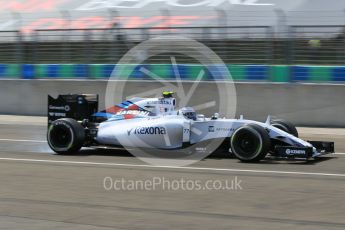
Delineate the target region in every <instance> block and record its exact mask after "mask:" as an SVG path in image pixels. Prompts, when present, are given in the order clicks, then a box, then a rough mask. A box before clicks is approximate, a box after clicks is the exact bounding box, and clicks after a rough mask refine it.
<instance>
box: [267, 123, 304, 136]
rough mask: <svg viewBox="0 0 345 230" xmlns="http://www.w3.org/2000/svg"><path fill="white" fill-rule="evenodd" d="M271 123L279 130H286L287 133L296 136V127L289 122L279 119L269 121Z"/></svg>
mask: <svg viewBox="0 0 345 230" xmlns="http://www.w3.org/2000/svg"><path fill="white" fill-rule="evenodd" d="M271 125H272V126H274V127H276V128H278V129H280V130H283V131H285V132H287V133H289V134H291V135H293V136H295V137H298V131H297V129H296V127H295V126H294V125H293V124H292V123H291V122H288V121H285V120H282V119H279V120H273V121H272V122H271Z"/></svg>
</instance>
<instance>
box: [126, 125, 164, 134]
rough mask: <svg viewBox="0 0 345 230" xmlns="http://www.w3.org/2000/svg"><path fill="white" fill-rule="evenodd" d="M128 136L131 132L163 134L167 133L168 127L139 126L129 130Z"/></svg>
mask: <svg viewBox="0 0 345 230" xmlns="http://www.w3.org/2000/svg"><path fill="white" fill-rule="evenodd" d="M127 134H128V136H129V135H131V134H141V135H161V134H166V129H165V128H164V127H137V128H133V129H130V130H127Z"/></svg>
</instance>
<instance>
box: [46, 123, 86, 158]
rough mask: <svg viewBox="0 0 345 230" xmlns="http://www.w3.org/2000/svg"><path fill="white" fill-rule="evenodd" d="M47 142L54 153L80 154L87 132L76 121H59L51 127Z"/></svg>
mask: <svg viewBox="0 0 345 230" xmlns="http://www.w3.org/2000/svg"><path fill="white" fill-rule="evenodd" d="M47 141H48V145H49V147H50V148H51V149H52V150H53V151H54V152H56V153H58V154H73V153H76V152H78V151H79V150H80V149H81V147H82V146H83V144H84V141H85V130H84V127H83V126H82V125H81V124H79V123H78V122H77V121H76V120H74V119H71V118H62V119H58V120H56V121H53V122H52V124H51V125H50V126H49V128H48V133H47Z"/></svg>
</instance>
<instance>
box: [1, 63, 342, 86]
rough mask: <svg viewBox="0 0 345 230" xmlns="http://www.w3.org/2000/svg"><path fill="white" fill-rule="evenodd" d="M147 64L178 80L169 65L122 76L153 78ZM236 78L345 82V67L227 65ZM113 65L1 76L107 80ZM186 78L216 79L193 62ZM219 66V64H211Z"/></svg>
mask: <svg viewBox="0 0 345 230" xmlns="http://www.w3.org/2000/svg"><path fill="white" fill-rule="evenodd" d="M142 67H144V68H146V69H147V70H149V71H150V72H152V73H153V74H155V75H157V76H159V77H161V78H163V79H175V74H174V69H173V66H172V65H170V64H145V65H135V66H134V65H122V66H121V69H122V74H121V76H119V77H118V76H117V74H116V73H115V76H116V77H117V78H119V79H121V78H122V77H123V76H128V77H129V79H131V80H142V79H151V78H150V77H149V76H147V75H146V74H144V73H143V72H142V71H141V70H140V69H141V68H142ZM227 67H228V70H229V71H230V73H231V76H232V78H233V79H234V80H235V81H268V82H345V66H307V65H306V66H300V65H298V66H297V65H295V66H287V65H233V64H228V65H227ZM114 68H115V65H113V64H0V78H14V79H107V78H109V77H110V76H111V74H112V72H113V70H114ZM177 68H178V70H179V73H180V76H181V78H182V79H183V80H195V79H196V78H197V76H198V75H199V73H200V71H201V70H204V72H205V74H204V75H203V78H202V80H217V76H212V75H211V74H210V72H209V71H208V70H207V68H206V67H204V66H201V65H193V64H179V65H177ZM209 68H211V69H212V68H215V69H217V66H216V65H215V66H209Z"/></svg>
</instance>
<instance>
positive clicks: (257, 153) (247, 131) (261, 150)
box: [230, 124, 271, 162]
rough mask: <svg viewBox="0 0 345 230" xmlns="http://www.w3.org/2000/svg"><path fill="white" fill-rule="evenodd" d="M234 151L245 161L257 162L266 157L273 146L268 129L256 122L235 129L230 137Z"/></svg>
mask: <svg viewBox="0 0 345 230" xmlns="http://www.w3.org/2000/svg"><path fill="white" fill-rule="evenodd" d="M230 146H231V150H232V153H233V154H234V155H235V156H236V157H237V158H238V159H239V160H241V161H243V162H257V161H260V160H262V159H263V158H265V156H266V155H267V153H268V151H269V150H270V148H271V141H270V137H269V135H268V133H267V131H266V130H265V129H264V128H263V127H261V126H259V125H256V124H248V125H245V126H242V127H240V128H238V129H237V130H235V132H234V133H233V134H232V136H231V138H230Z"/></svg>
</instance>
